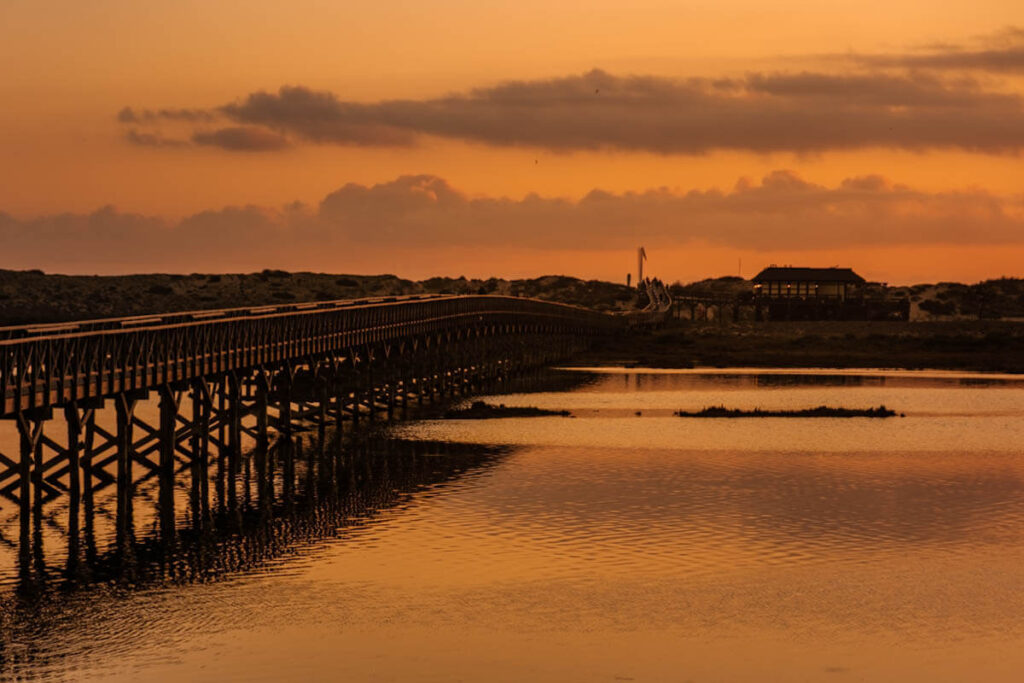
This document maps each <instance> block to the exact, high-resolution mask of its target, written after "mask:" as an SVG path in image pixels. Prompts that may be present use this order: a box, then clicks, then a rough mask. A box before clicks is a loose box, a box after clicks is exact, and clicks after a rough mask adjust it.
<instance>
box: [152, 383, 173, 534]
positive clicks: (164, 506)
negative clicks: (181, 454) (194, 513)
mask: <svg viewBox="0 0 1024 683" xmlns="http://www.w3.org/2000/svg"><path fill="white" fill-rule="evenodd" d="M158 394H159V397H160V426H159V433H160V437H159V438H160V462H159V464H158V467H159V470H158V478H159V484H160V492H159V495H158V499H157V500H158V503H157V505H158V508H159V512H160V537H161V539H162V540H163V541H164V543H167V544H170V543H171V542H173V540H174V451H175V447H176V446H177V443H176V439H175V429H176V427H177V423H178V400H177V397H176V396H175V392H174V390H173V389H171V387H170V386H168V385H166V384H165V385H163V386H162V387H160V388H159V389H158Z"/></svg>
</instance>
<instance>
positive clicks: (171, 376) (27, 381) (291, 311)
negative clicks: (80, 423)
mask: <svg viewBox="0 0 1024 683" xmlns="http://www.w3.org/2000/svg"><path fill="white" fill-rule="evenodd" d="M267 310H268V308H267V307H264V308H262V309H261V308H251V309H228V310H222V311H203V312H193V313H176V314H168V315H162V316H144V317H134V318H118V319H110V320H100V321H88V322H84V323H68V324H61V325H50V326H47V325H42V326H26V327H22V328H4V329H2V330H0V333H2V334H3V336H6V337H8V338H7V339H0V400H2V403H0V418H10V417H13V416H16V415H18V414H20V413H23V412H27V411H33V410H38V409H46V408H51V407H54V406H63V405H67V404H69V403H75V402H80V401H83V400H89V399H93V398H103V397H112V396H116V395H118V394H122V393H125V392H133V391H146V390H152V389H157V388H159V387H161V386H164V385H167V384H170V383H175V382H187V381H189V380H194V379H198V378H202V377H207V376H210V375H216V374H220V373H226V372H233V371H239V370H244V369H247V368H256V367H260V366H265V365H268V364H277V363H282V362H287V361H296V360H300V359H303V358H307V357H309V356H312V355H317V354H336V353H339V352H343V351H344V350H346V349H352V348H358V347H363V346H366V345H373V344H387V343H389V342H397V341H400V340H405V339H411V338H415V337H418V336H429V335H436V334H449V333H456V332H459V331H463V330H465V329H467V328H479V327H491V328H494V327H504V328H507V333H508V334H516V330H525V329H527V328H529V329H533V330H549V331H551V332H552V333H555V332H557V333H570V334H572V333H575V334H579V335H581V336H586V335H591V334H593V333H595V332H608V331H611V330H614V329H616V328H619V327H622V326H623V325H624V321H623V320H622V319H621V318H615V317H613V316H608V315H605V314H602V313H597V312H594V311H591V310H588V309H583V308H578V307H573V306H567V305H562V304H556V303H551V302H545V301H538V300H533V299H521V298H514V297H501V296H442V297H432V298H427V299H419V298H396V299H392V300H383V301H378V302H365V301H357V302H352V301H342V302H324V303H318V304H307V305H291V306H287V307H285V310H284V311H283V312H282V311H280V310H279V309H277V308H274V307H270V309H269V310H271V311H273V312H266V311H267Z"/></svg>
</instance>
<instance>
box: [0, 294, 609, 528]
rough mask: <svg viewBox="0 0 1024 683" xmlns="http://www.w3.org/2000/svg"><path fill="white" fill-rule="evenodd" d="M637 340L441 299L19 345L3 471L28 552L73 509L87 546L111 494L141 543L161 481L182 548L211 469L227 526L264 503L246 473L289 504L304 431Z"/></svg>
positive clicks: (163, 321)
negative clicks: (183, 502) (277, 486)
mask: <svg viewBox="0 0 1024 683" xmlns="http://www.w3.org/2000/svg"><path fill="white" fill-rule="evenodd" d="M626 327H627V324H626V321H625V320H624V319H622V318H616V317H613V316H608V315H604V314H601V313H596V312H593V311H590V310H587V309H582V308H577V307H572V306H565V305H561V304H554V303H550V302H544V301H536V300H530V299H521V298H513V297H500V296H431V297H422V298H421V297H405V298H390V299H384V300H375V301H337V302H323V303H317V304H305V305H288V306H283V307H265V308H259V309H232V310H223V311H202V312H193V313H175V314H168V315H165V316H149V317H142V318H121V319H111V320H97V321H85V322H81V323H70V324H61V325H44V326H28V327H23V328H5V329H3V330H0V419H3V420H12V421H14V423H15V424H16V425H17V433H18V436H19V441H20V447H19V449H18V452H16V453H6V454H5V453H0V496H3V497H5V498H6V499H8V500H10V501H13V502H14V503H15V504H16V505H17V508H18V509H19V511H20V530H21V535H22V540H23V541H24V540H26V539H27V538H28V536H29V534H30V529H31V528H32V526H31V520H32V519H33V517H34V518H35V519H36V520H37V522H38V519H39V517H40V515H42V514H43V512H42V511H43V509H44V507H45V506H46V505H47V504H48V503H50V502H51V501H56V500H64V499H65V497H66V500H67V522H68V525H67V526H68V528H69V529H70V530H73V532H74V533H75V534H76V535H77V530H78V528H79V526H80V519H81V512H80V510H81V508H82V506H83V505H84V506H87V507H90V508H91V506H92V503H93V497H94V496H95V495H96V494H97V493H98V492H100V491H102V490H104V489H107V488H108V487H111V488H112V489H113V490H114V491H116V515H115V517H116V520H117V525H118V528H117V531H118V537H119V538H123V539H124V540H125V542H129V541H130V538H131V534H132V529H133V528H134V524H133V501H134V497H135V491H136V489H137V487H138V486H139V485H140V483H141V482H145V481H148V480H151V479H155V480H156V481H157V487H156V488H157V498H158V501H157V507H158V509H159V526H160V531H161V534H162V535H164V536H167V537H173V535H174V534H175V518H176V511H175V495H174V490H175V487H176V486H180V485H181V484H182V481H183V480H185V479H187V481H188V482H189V485H190V486H191V495H190V500H191V501H192V503H193V504H192V505H190V508H191V511H192V515H193V516H194V518H195V520H194V521H195V522H196V523H197V524H199V523H201V522H202V520H203V519H204V518H207V517H208V516H209V514H210V511H209V509H208V508H209V502H208V501H209V500H210V495H209V491H208V487H209V486H210V482H211V476H210V472H211V469H210V468H211V463H213V462H215V463H216V464H217V465H218V468H217V477H215V478H213V485H214V486H215V487H217V488H218V489H219V490H218V491H217V492H216V493H217V494H218V500H222V501H225V502H226V504H227V507H228V508H231V509H236V507H237V506H236V505H235V502H236V501H235V500H234V499H235V497H236V496H238V495H248V494H247V493H241V494H240V492H239V489H238V487H236V486H235V485H234V482H235V481H237V479H238V476H239V474H240V473H241V472H242V471H243V470H244V472H245V474H246V475H248V474H249V472H250V469H255V470H256V472H257V475H258V476H254V477H253V479H254V480H255V481H257V482H263V483H262V484H258V486H260V485H262V486H267V485H270V484H268V483H267V482H269V481H271V479H270V478H268V477H267V476H266V472H267V471H268V463H269V462H271V461H273V462H276V463H278V464H279V465H280V474H281V477H282V479H283V488H282V491H283V492H284V493H283V495H284V496H286V497H287V496H288V495H289V494H288V492H289V491H294V490H295V487H294V478H295V476H296V468H295V462H296V454H295V447H294V445H293V438H292V437H293V435H294V434H296V433H298V432H299V431H301V430H311V429H312V430H317V431H319V432H320V434H321V441H322V435H323V433H324V431H325V430H327V429H328V428H333V429H336V430H339V431H340V430H342V429H347V430H352V429H360V428H362V426H363V425H366V424H367V423H373V422H375V421H379V420H388V419H393V418H396V417H399V416H402V415H405V414H407V413H408V412H409V410H410V409H411V408H412V407H413V406H420V405H423V404H425V403H430V402H434V401H437V400H444V399H448V398H450V397H453V396H462V395H468V394H470V393H473V392H476V391H481V390H485V389H494V388H495V387H496V386H500V385H501V384H502V383H507V382H508V381H509V379H510V378H511V377H513V376H515V375H516V374H518V373H521V372H523V371H524V370H526V369H528V368H533V367H538V366H543V365H546V364H550V363H553V362H555V361H557V360H560V359H564V358H566V357H568V356H570V355H571V354H573V353H574V352H576V351H578V350H581V349H583V348H584V347H586V346H588V345H589V343H590V342H591V340H592V339H593V338H594V337H596V336H598V335H603V334H608V333H612V332H616V331H619V330H622V329H625V328H626ZM101 415H102V416H103V419H99V417H100V416H101ZM224 481H227V482H229V484H228V485H225V484H224ZM225 486H226V488H225ZM260 493H262V494H263V495H262V496H260V498H261V499H264V498H267V499H271V498H273V496H272V495H270V494H269V493H268V492H266V491H262V492H257V494H258V495H259V494H260ZM286 502H287V501H286Z"/></svg>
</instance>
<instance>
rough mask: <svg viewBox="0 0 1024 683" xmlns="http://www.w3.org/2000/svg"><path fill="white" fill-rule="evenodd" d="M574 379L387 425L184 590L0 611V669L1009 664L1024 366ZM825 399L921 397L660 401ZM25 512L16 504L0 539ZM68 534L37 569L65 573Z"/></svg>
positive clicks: (120, 590)
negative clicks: (345, 481) (478, 411)
mask: <svg viewBox="0 0 1024 683" xmlns="http://www.w3.org/2000/svg"><path fill="white" fill-rule="evenodd" d="M580 377H581V379H584V380H586V383H585V384H583V385H582V386H579V387H577V388H575V389H572V390H569V391H555V392H542V393H531V394H516V395H506V396H500V397H493V398H492V399H489V400H490V401H491V402H493V403H504V404H505V405H534V406H539V407H545V408H552V409H568V410H570V411H572V413H573V415H574V417H571V418H562V417H551V418H547V417H545V418H531V419H498V420H483V421H471V420H465V421H462V420H447V421H442V420H437V421H420V422H411V423H406V424H401V425H398V426H397V427H395V428H394V429H393V430H392V431H391V435H392V437H393V439H392V440H391V441H390V442H383V443H377V444H373V445H371V446H368V447H367V448H366V450H367V452H366V454H365V457H366V459H367V460H371V461H372V463H373V464H371V465H365V464H364V465H356V466H354V467H353V470H352V472H351V473H350V476H351V481H352V494H351V496H350V497H349V499H348V502H346V503H345V505H344V506H342V507H341V508H331V509H330V510H322V509H320V508H317V507H316V506H310V508H309V510H308V512H307V513H306V514H304V515H301V516H299V517H298V518H297V519H298V520H299V521H295V522H290V523H286V524H284V525H283V526H282V525H279V526H278V527H275V531H274V532H273V533H272V534H270V536H246V535H245V534H244V533H243V534H238V535H236V540H234V541H232V540H224V539H223V538H222V539H219V540H215V541H211V544H210V545H208V546H204V547H206V548H207V551H208V553H209V554H210V555H211V556H214V557H216V558H219V559H217V560H216V562H213V564H209V563H208V564H207V565H204V566H205V567H206V568H207V569H206V570H205V571H204V572H200V573H198V574H197V575H196V576H191V577H190V575H189V574H188V570H187V568H184V569H180V571H179V574H180V575H181V576H186V578H187V580H184V581H181V580H177V581H166V580H163V581H157V582H149V581H141V580H140V581H139V584H138V585H137V586H136V587H134V588H132V587H126V586H124V585H123V582H121V583H117V584H111V585H106V584H99V585H93V586H91V587H87V588H84V589H80V590H78V591H74V592H72V593H70V594H66V595H65V594H61V593H59V592H57V589H53V590H52V591H50V592H49V593H48V594H47V595H46V596H45V598H38V599H35V601H32V602H28V603H25V602H23V603H22V604H21V606H20V607H18V606H17V603H16V602H14V601H10V602H9V603H8V605H9V606H8V607H7V610H8V612H7V614H6V615H5V621H4V622H3V623H0V626H2V627H3V629H2V635H3V637H2V639H0V644H2V648H3V650H2V653H3V659H2V669H0V670H2V671H4V672H5V673H6V674H7V675H8V676H14V677H16V676H22V677H26V678H36V677H38V678H53V679H63V678H70V679H82V680H101V679H102V680H212V681H223V680H239V681H241V680H268V681H269V680H282V679H303V680H356V681H389V680H397V681H453V680H466V681H506V680H507V681H522V680H530V681H538V680H539V681H576V680H583V681H622V680H637V681H767V680H771V681H806V680H811V681H813V680H825V681H842V680H851V681H852V680H868V681H878V680H886V681H888V680H891V681H968V680H969V681H1017V680H1021V676H1022V674H1024V381H1022V380H1021V379H1020V378H1014V377H999V376H982V375H959V374H953V373H900V372H894V373H883V372H861V373H858V372H842V373H837V372H828V373H824V372H811V371H807V372H802V373H801V372H794V371H784V372H778V373H771V372H765V371H742V370H738V371H728V372H726V371H713V372H701V371H646V370H644V371H633V370H629V371H621V370H620V371H604V372H599V373H596V372H595V373H588V374H584V375H581V376H580ZM821 404H828V405H833V406H844V407H864V408H866V407H871V406H877V405H879V404H885V405H886V406H888V407H890V408H893V409H896V410H898V411H900V412H902V413H904V414H905V417H903V418H892V419H888V420H869V419H863V418H861V419H856V418H855V419H835V420H831V419H824V420H823V419H814V420H809V419H757V420H755V419H748V420H699V419H684V418H678V417H673V416H672V412H673V411H674V410H679V409H687V410H695V409H700V408H703V407H705V406H709V405H725V406H727V407H731V408H753V407H762V408H782V407H786V408H807V407H814V406H817V405H821ZM638 413H639V414H638ZM11 513H12V511H11V510H10V509H9V508H7V509H3V508H0V516H2V519H3V520H5V524H7V525H8V526H5V527H3V533H4V534H5V536H4V538H6V539H9V538H12V536H11V531H10V529H11V527H10V519H11V518H10V515H11ZM52 517H53V519H52V520H51V521H52V525H59V523H60V520H59V515H58V514H56V513H55V514H53V515H52ZM143 520H145V518H144V517H143ZM52 525H51V524H50V522H47V526H48V528H49V527H50V526H52ZM141 526H142V527H143V529H140V535H144V533H143V532H144V531H145V528H144V527H145V526H146V522H145V521H143V522H141ZM45 533H47V534H51V533H55V532H54V531H53V529H49V530H47V531H45ZM13 538H14V539H17V536H16V534H15V535H14V536H13ZM239 539H241V540H239ZM53 545H54V550H53V551H52V553H49V554H48V555H47V558H46V561H47V562H49V563H50V564H51V565H53V566H60V563H61V558H60V555H59V553H60V551H61V548H60V547H59V542H55V543H54V544H53ZM197 547H198V546H197ZM6 553H7V554H6V555H0V559H2V560H4V562H5V564H3V565H0V578H2V579H3V586H4V587H5V589H6V590H8V591H9V592H13V591H14V590H15V587H16V586H17V584H18V577H17V561H16V552H15V551H13V550H11V549H10V548H8V549H7V550H6ZM183 564H188V563H187V562H183ZM97 571H99V570H97ZM172 573H173V572H172ZM100 574H101V572H100ZM176 576H177V575H176Z"/></svg>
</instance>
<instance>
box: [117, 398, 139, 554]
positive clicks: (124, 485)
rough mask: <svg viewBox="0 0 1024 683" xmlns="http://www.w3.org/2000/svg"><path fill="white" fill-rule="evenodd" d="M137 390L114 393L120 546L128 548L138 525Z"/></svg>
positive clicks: (118, 538) (120, 547)
mask: <svg viewBox="0 0 1024 683" xmlns="http://www.w3.org/2000/svg"><path fill="white" fill-rule="evenodd" d="M137 402H138V397H137V396H136V394H134V393H132V394H128V393H122V394H118V395H117V396H115V397H114V408H115V411H116V414H117V544H118V549H119V550H120V551H122V552H127V551H128V550H129V549H130V545H131V540H132V538H131V536H132V531H133V529H134V520H133V514H132V503H133V501H132V494H133V492H134V488H135V487H134V481H133V477H134V474H133V468H132V463H133V460H134V456H135V453H134V439H133V433H134V425H135V420H134V418H135V406H136V404H137Z"/></svg>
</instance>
